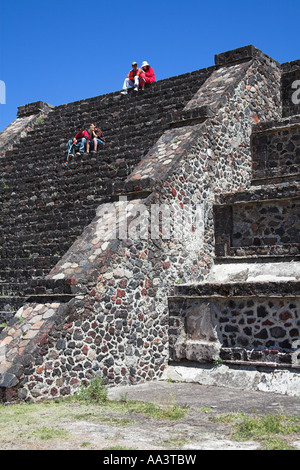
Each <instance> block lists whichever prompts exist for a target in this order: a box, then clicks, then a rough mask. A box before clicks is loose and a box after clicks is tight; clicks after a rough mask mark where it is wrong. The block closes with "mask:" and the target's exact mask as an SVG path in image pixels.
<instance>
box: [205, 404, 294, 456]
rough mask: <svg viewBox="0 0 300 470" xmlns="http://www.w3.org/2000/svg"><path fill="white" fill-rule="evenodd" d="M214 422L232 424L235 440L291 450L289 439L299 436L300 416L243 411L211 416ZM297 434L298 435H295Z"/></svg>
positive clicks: (268, 448) (267, 448)
mask: <svg viewBox="0 0 300 470" xmlns="http://www.w3.org/2000/svg"><path fill="white" fill-rule="evenodd" d="M213 420H214V421H215V422H222V423H224V424H231V425H233V431H232V437H233V438H234V439H235V440H237V441H249V440H254V441H259V442H260V443H261V446H262V449H264V450H292V449H295V448H293V447H292V446H291V445H290V444H289V441H290V440H293V439H296V438H297V437H298V438H299V433H300V417H299V416H286V415H284V414H280V415H272V414H267V415H263V416H259V415H257V414H251V415H246V414H244V413H239V414H229V415H224V416H221V417H218V418H213ZM297 435H298V436H297Z"/></svg>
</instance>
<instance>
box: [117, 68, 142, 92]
mask: <svg viewBox="0 0 300 470" xmlns="http://www.w3.org/2000/svg"><path fill="white" fill-rule="evenodd" d="M131 65H132V69H131V70H130V71H129V72H128V75H127V77H126V78H125V80H124V84H123V90H122V91H121V94H122V95H127V93H128V88H129V87H130V86H132V87H133V89H134V91H138V89H139V83H140V81H139V75H140V73H141V69H138V66H137V63H136V62H132V64H131Z"/></svg>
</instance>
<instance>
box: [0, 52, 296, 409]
mask: <svg viewBox="0 0 300 470" xmlns="http://www.w3.org/2000/svg"><path fill="white" fill-rule="evenodd" d="M196 75H197V77H198V81H197V80H196V81H195V82H194V78H195V75H192V74H191V75H186V76H185V77H184V79H182V77H181V78H176V80H175V79H174V81H176V82H177V83H180V85H179V86H178V88H177V87H176V90H177V91H176V94H177V93H178V97H180V96H181V94H182V96H185V97H186V98H185V102H184V106H183V105H182V102H181V106H179V101H180V100H179V99H178V98H177V99H176V100H175V102H174V107H173V109H170V108H168V112H165V111H164V113H163V114H160V115H157V112H158V111H157V108H154V103H157V101H155V100H161V101H162V96H163V95H164V94H166V95H167V96H168V99H167V98H166V101H165V103H166V102H167V101H168V100H170V95H169V94H170V93H171V92H172V93H173V90H174V89H172V87H171V88H170V85H171V83H172V80H173V79H170V81H166V82H164V83H159V82H158V83H157V84H156V86H154V87H153V88H151V89H150V90H148V91H145V92H144V95H143V96H140V95H138V96H130V95H129V96H128V97H125V98H124V99H125V100H126V101H121V100H123V97H121V96H120V95H119V94H118V95H117V94H113V95H112V96H111V97H109V98H108V97H103V98H101V99H100V98H96V99H91V100H90V101H88V102H80V103H78V104H76V103H73V104H72V105H64V106H62V107H61V108H59V109H57V111H55V110H54V111H53V112H52V113H51V121H50V122H51V126H50V124H49V126H48V124H47V127H45V129H44V131H43V135H39V138H42V139H43V141H42V142H41V144H42V143H43V144H44V145H46V146H49V147H47V148H49V149H50V148H52V147H51V146H53V148H54V144H55V142H54V139H52V137H51V132H52V129H53V127H52V126H54V117H55V121H56V122H57V125H63V123H65V122H68V126H70V123H71V122H72V123H74V124H75V122H76V121H78V120H79V119H80V116H81V117H82V113H84V112H86V113H87V116H88V117H89V118H91V119H93V120H95V119H94V117H95V116H96V117H97V116H99V115H100V111H99V110H98V108H97V106H99V103H100V102H101V105H102V106H103V107H105V106H107V108H105V109H108V107H109V104H110V105H111V104H112V102H114V101H115V102H116V107H114V108H113V110H111V114H109V115H108V116H109V118H108V119H107V122H106V124H105V125H104V126H102V127H103V128H104V129H103V130H104V131H105V133H106V135H108V136H109V139H110V138H111V139H112V142H114V143H115V145H116V147H117V148H118V151H116V152H115V151H114V149H113V148H112V147H113V146H111V149H110V158H111V160H110V163H108V162H107V164H106V163H105V159H106V158H107V156H105V153H104V152H105V151H106V147H105V148H104V149H103V153H101V156H102V155H103V158H101V160H100V161H97V164H98V163H99V169H101V175H102V170H103V174H105V175H106V177H105V178H106V179H105V180H104V179H102V176H101V177H99V173H97V174H96V175H94V176H92V175H93V173H95V167H94V166H93V164H92V163H88V166H90V169H89V171H88V172H87V173H85V172H84V171H83V168H84V166H83V165H84V163H82V164H81V163H80V162H76V161H75V162H74V164H73V167H70V168H68V170H67V171H68V174H67V175H68V178H70V179H68V180H66V182H65V183H63V184H62V189H59V191H64V193H62V192H61V193H60V194H61V195H62V194H64V195H65V196H66V197H67V196H68V199H67V202H68V204H67V205H66V207H67V208H68V207H69V208H70V211H71V214H70V222H71V220H73V219H74V216H75V213H74V212H73V211H72V202H73V203H74V204H77V201H79V202H80V206H78V209H79V207H81V208H82V207H83V206H85V205H86V206H87V207H90V208H91V212H92V210H94V211H95V212H96V216H95V217H94V218H93V217H91V219H90V220H89V222H88V223H86V222H85V223H84V224H83V223H82V222H80V224H79V226H80V227H81V232H80V233H78V232H76V233H75V232H74V242H73V243H72V245H71V246H70V248H69V249H68V250H67V251H66V252H65V253H64V254H63V256H62V257H61V258H60V259H59V261H58V262H57V263H55V265H53V266H52V267H51V269H49V270H48V273H45V276H44V277H43V278H40V279H35V280H34V282H31V284H30V289H31V290H30V291H29V292H28V295H30V298H27V302H26V303H25V304H24V305H23V306H22V307H21V309H20V310H19V311H18V312H17V315H16V317H15V318H14V319H12V321H11V322H10V324H9V326H8V327H7V328H6V329H5V330H4V331H3V333H2V335H1V337H0V357H1V360H0V373H1V377H0V380H1V381H0V387H2V389H3V390H4V392H3V394H4V398H5V399H7V400H13V399H16V398H22V399H26V400H29V399H40V398H48V397H58V396H61V395H68V394H70V393H73V392H74V390H76V388H77V387H78V385H79V383H80V382H81V381H82V380H85V381H88V380H89V379H90V378H91V376H92V375H93V374H94V373H101V374H103V375H104V376H105V377H106V379H107V381H108V383H109V384H112V385H116V384H136V383H139V382H142V381H145V380H153V379H157V378H159V377H161V374H162V372H163V371H164V369H165V368H166V366H167V364H168V362H169V360H170V359H172V358H173V357H174V356H173V352H172V351H173V349H172V348H175V349H176V348H177V349H178V348H179V350H180V351H181V352H182V348H183V349H184V348H186V346H187V343H185V345H183V344H181V346H180V347H179V346H178V345H177V346H176V345H175V343H176V342H178V340H179V343H180V338H181V337H182V332H180V331H179V330H180V328H182V325H183V324H184V318H185V317H184V313H182V316H181V317H180V318H179V316H178V315H179V312H183V310H182V309H181V308H179V306H180V302H181V301H179V304H178V301H177V300H176V302H175V303H173V304H172V303H171V302H172V298H173V297H174V296H175V297H176V293H177V291H178V290H179V289H180V287H181V286H182V289H183V291H184V289H185V285H186V284H188V285H191V284H193V283H195V285H197V284H198V283H201V282H202V281H205V279H206V278H207V276H208V275H209V273H210V271H211V268H212V267H213V263H214V260H215V235H214V233H215V232H214V223H215V218H214V204H215V202H216V200H217V199H218V198H222V194H223V193H224V192H231V193H232V194H233V195H237V196H236V198H237V199H238V197H239V194H243V195H244V196H245V190H246V189H247V188H249V187H250V184H251V178H252V155H251V146H250V140H251V132H252V128H253V125H254V124H256V123H257V122H261V121H273V120H275V119H277V118H278V117H279V116H280V113H281V103H280V75H281V68H280V66H279V64H278V63H276V62H275V61H274V60H272V59H271V58H269V57H268V56H265V55H264V54H263V53H261V52H260V51H257V50H256V49H255V48H253V47H247V48H242V49H241V50H238V51H233V52H232V53H226V54H224V55H222V54H221V55H218V56H217V57H216V64H215V66H214V67H212V68H210V69H209V70H205V71H203V72H198V73H197V74H196ZM190 80H191V83H194V85H193V86H195V87H196V85H197V88H196V89H194V91H193V93H192V94H191V91H189V92H188V89H189V83H190ZM182 85H184V87H183V88H182ZM174 88H175V86H174ZM188 93H189V97H188V98H187V96H188ZM97 103H98V104H97ZM105 103H106V104H105ZM76 106H77V111H76V113H75V109H76ZM129 106H130V109H132V108H133V109H134V113H133V111H132V114H131V115H129V114H128V107H129ZM163 106H166V105H163V102H162V103H161V107H162V108H163ZM72 110H73V111H72ZM78 110H79V111H78ZM84 110H85V111H84ZM150 110H152V112H154V115H153V117H152V118H151V120H152V119H153V122H152V124H150V122H151V120H149V119H150V117H149V114H148V113H149V112H150ZM162 111H163V110H162ZM55 113H56V114H55ZM142 113H145V114H144V116H145V117H144V118H143V120H142V122H141V114H142ZM133 114H134V115H135V116H136V121H135V124H132V126H133V127H132V128H131V127H130V126H131V124H130V120H131V119H133V118H132V115H133ZM125 115H126V116H127V117H126V119H128V121H124V122H126V125H125V128H124V132H123V131H122V126H119V125H118V124H117V123H119V122H120V120H121V118H124V120H125ZM67 117H68V119H67ZM146 117H147V119H146ZM142 123H143V124H142ZM105 126H107V127H105ZM109 129H114V130H111V131H110V130H109ZM141 129H143V134H142V135H140V138H143V136H145V135H147V139H149V140H147V141H148V144H147V145H146V146H145V147H143V152H139V153H137V154H136V155H135V156H134V157H133V158H132V160H131V156H132V155H133V154H132V153H130V152H129V149H130V151H131V152H132V151H133V150H134V148H136V143H137V142H140V140H139V141H138V140H135V136H136V135H137V134H138V133H139V132H140V130H141ZM67 130H68V132H69V131H70V127H67V126H65V128H64V132H65V131H67ZM150 130H151V133H150ZM110 132H111V133H110ZM65 137H66V135H65ZM109 139H108V140H109ZM113 139H114V140H113ZM131 139H132V140H131ZM150 140H151V142H150ZM35 142H36V143H37V144H38V141H35ZM62 144H63V143H62ZM56 145H57V143H56ZM42 148H43V145H42V146H39V145H38V146H37V150H35V151H37V152H39V151H41V149H42ZM56 148H57V147H56ZM107 148H108V147H107ZM53 151H54V150H51V152H53ZM30 152H31V151H30ZM51 152H50V153H51ZM101 152H102V150H101ZM127 152H129V153H130V155H128V156H127ZM114 158H117V160H120V159H121V160H122V161H118V163H117V161H116V160H114ZM60 159H61V160H62V156H60ZM28 161H29V160H27V162H28ZM27 164H28V163H27ZM113 165H115V168H114V169H113ZM72 169H75V170H76V173H75V174H74V175H73V174H72V173H71V171H72ZM81 170H82V173H81ZM61 171H62V169H61V168H60V169H58V168H57V167H56V168H55V169H54V170H53V173H52V174H51V176H50V177H49V178H48V181H47V187H48V189H47V190H46V187H43V190H44V194H45V200H46V201H47V204H48V207H50V211H51V212H50V213H51V217H50V220H52V219H53V215H54V214H57V212H53V211H55V209H57V208H58V209H59V208H60V209H61V208H62V206H61V201H62V199H64V198H63V197H59V198H58V197H57V196H53V195H52V199H51V200H50V199H46V197H48V196H47V195H48V194H49V193H52V191H53V190H54V185H53V181H57V184H56V186H55V188H60V184H61V183H62V178H60V179H59V178H58V177H56V176H55V175H56V173H57V174H59V172H61ZM64 171H65V170H64ZM37 176H38V175H37ZM113 176H114V178H112V177H113ZM64 177H66V173H64ZM73 178H74V179H73ZM20 181H21V180H20ZM75 181H78V184H81V185H82V193H81V192H79V193H78V192H76V191H75V189H77V188H78V187H79V186H76V185H75ZM103 181H105V188H104V187H103V186H102V185H103ZM37 182H38V184H40V185H41V180H36V179H34V180H33V181H32V182H28V183H30V185H31V186H30V188H32V187H33V184H34V183H35V184H36V183H37ZM58 183H60V184H58ZM68 185H70V188H72V190H71V191H70V188H69V193H68ZM27 189H28V185H27ZM40 189H41V188H40ZM24 194H25V192H24ZM52 194H53V193H52ZM31 197H34V196H31ZM232 197H234V196H232ZM29 201H30V198H28V197H27V198H26V202H25V206H26V210H28V205H29V204H30V202H29ZM56 201H57V202H56ZM50 202H51V205H50V206H49V204H50ZM8 204H9V203H8ZM57 206H58V207H57ZM224 206H226V207H229V206H230V203H228V201H226V204H225V205H224ZM164 207H167V208H168V209H169V210H170V213H171V217H170V218H169V219H167V222H166V219H164V218H163V216H165V215H166V214H163V216H162V220H161V224H160V226H158V227H157V231H156V232H155V233H153V231H152V229H153V226H151V223H149V220H150V219H149V217H150V216H151V214H152V211H155V210H157V209H162V208H164ZM66 213H67V212H66ZM61 214H63V213H62V212H61ZM174 214H175V215H174ZM241 215H242V214H241ZM175 216H176V217H175ZM199 217H200V218H199ZM82 220H84V219H82ZM155 220H156V221H157V217H156V218H155ZM222 220H224V219H222ZM226 220H227V221H228V219H226ZM236 220H237V222H238V221H239V217H237V219H236ZM76 221H77V217H76ZM61 222H62V223H63V220H61ZM32 224H33V225H34V221H32ZM75 225H76V224H75ZM84 226H85V228H84ZM145 227H146V229H145V230H142V228H145ZM83 228H84V229H83ZM69 229H70V225H68V226H66V227H65V228H64V229H63V232H62V234H64V233H68V230H69ZM169 231H170V233H169ZM218 233H219V232H218ZM154 235H155V236H154ZM28 236H29V237H32V234H31V235H30V234H28ZM54 238H55V237H54ZM38 245H39V243H37V246H38ZM285 287H286V286H285ZM259 289H260V287H259V286H258V287H257V289H256V293H258V295H260V296H261V297H262V294H263V290H261V291H260V292H259ZM225 292H226V298H224V299H221V300H220V301H219V303H218V304H216V305H217V307H218V308H217V307H216V306H215V307H214V309H215V310H214V312H215V313H214V315H215V317H214V321H213V323H209V322H208V323H206V320H205V318H204V324H205V325H206V326H205V328H204V331H205V332H206V333H205V335H206V337H205V341H206V340H207V341H210V339H213V352H211V351H210V350H209V348H208V356H207V358H208V360H211V359H212V357H214V354H216V358H218V357H220V351H221V352H222V354H223V355H225V356H223V357H226V358H227V360H237V357H236V355H239V358H238V360H242V359H243V360H245V358H246V356H247V354H248V352H247V351H248V350H250V349H251V348H252V347H254V348H255V350H256V351H258V352H257V358H256V360H261V361H262V362H264V361H265V358H263V353H262V352H261V351H262V347H261V345H260V344H258V342H259V341H260V340H261V339H262V338H259V337H258V338H255V334H258V335H259V336H264V335H265V334H266V335H267V337H266V338H263V340H266V339H267V341H269V350H271V349H272V348H273V349H274V348H277V347H278V348H281V350H282V354H283V356H282V357H281V352H280V351H279V352H278V354H277V359H276V360H278V361H279V362H281V363H283V362H285V360H286V358H287V355H290V354H292V355H293V357H294V355H295V351H296V349H295V344H294V343H293V344H292V342H290V343H289V344H288V343H287V341H288V338H289V337H293V338H297V335H296V333H295V332H296V329H297V328H298V326H297V321H298V320H297V318H296V307H295V306H294V307H292V305H294V303H293V302H292V301H289V303H288V304H285V305H282V306H281V307H282V309H284V310H285V311H286V312H288V316H287V314H285V312H284V311H283V310H281V311H280V312H279V311H278V310H277V309H276V308H275V305H276V303H278V301H277V300H274V302H273V305H271V304H270V300H268V301H267V302H266V301H265V302H263V301H261V305H260V307H261V309H258V308H257V307H256V306H254V304H253V305H252V306H250V303H249V302H251V301H252V300H251V298H252V297H253V292H252V293H250V290H249V291H248V293H247V292H246V293H245V291H243V295H241V297H243V300H241V302H240V303H241V304H242V303H243V306H241V305H240V311H239V313H238V314H237V313H235V306H233V303H230V297H231V294H230V290H229V291H228V290H227V291H226V289H225ZM185 294H186V295H189V292H188V290H187V292H185ZM269 294H270V295H268V299H269V297H270V296H271V297H272V295H271V294H272V292H270V293H269ZM206 295H207V294H206ZM175 297H174V298H175ZM273 297H274V296H273ZM264 298H266V293H265V292H264ZM169 299H170V300H169ZM183 302H186V300H184V301H183ZM262 308H264V309H265V310H264V312H268V320H266V318H265V317H264V315H262V312H263V310H262ZM204 317H205V316H204ZM272 317H273V323H274V324H271V323H272ZM210 318H211V317H210ZM190 320H191V321H190V323H189V324H190V325H191V326H190V328H191V330H189V331H194V330H193V328H194V327H193V319H192V317H190ZM173 321H174V323H173ZM178 321H179V323H178ZM266 321H268V322H270V323H265V324H264V322H266ZM181 322H183V323H181ZM214 322H216V323H217V324H218V331H217V334H216V333H215V331H214V326H215V323H214ZM278 322H282V325H283V326H281V328H282V329H280V328H279V327H278V325H277V323H278ZM200 323H201V320H200ZM250 330H251V331H250ZM195 331H196V330H195ZM195 334H196V335H197V333H195ZM255 341H256V344H255ZM271 341H273V343H274V344H273V345H271ZM295 341H296V339H295ZM246 342H247V344H246ZM179 343H178V344H179ZM221 345H222V348H221ZM215 346H216V349H214V347H215ZM169 347H171V349H170V351H171V352H170V351H169ZM263 347H264V344H263ZM239 348H240V350H238V349H239ZM204 349H205V348H204ZM201 350H202V353H201V354H204V353H205V351H204V350H203V348H202V347H201ZM181 352H180V354H181ZM226 354H227V356H226ZM268 354H269V353H268ZM270 354H271V353H270ZM248 356H249V354H248ZM248 356H247V357H248ZM178 357H179V356H177V359H178ZM180 357H181V356H180ZM182 357H183V356H182ZM185 357H186V356H185ZM202 357H203V356H202ZM228 357H229V359H228ZM272 357H273V356H272ZM190 359H191V360H195V357H193V356H190ZM248 359H249V357H248ZM252 359H253V356H252Z"/></svg>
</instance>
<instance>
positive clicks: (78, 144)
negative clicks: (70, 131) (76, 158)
mask: <svg viewBox="0 0 300 470" xmlns="http://www.w3.org/2000/svg"><path fill="white" fill-rule="evenodd" d="M85 144H86V138H85V137H83V138H82V139H78V140H77V142H76V144H74V141H73V139H71V140H69V142H68V155H69V154H70V152H71V149H72V148H73V145H74V147H76V148H77V149H78V147H79V152H80V153H83V152H84V149H85ZM72 153H73V149H72Z"/></svg>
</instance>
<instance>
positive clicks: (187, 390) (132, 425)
mask: <svg viewBox="0 0 300 470" xmlns="http://www.w3.org/2000/svg"><path fill="white" fill-rule="evenodd" d="M108 398H109V400H120V399H121V400H123V401H124V398H126V400H139V401H143V402H151V403H155V404H159V405H162V406H173V405H175V404H178V405H179V406H181V407H184V408H185V409H186V413H185V415H184V417H182V418H180V419H178V420H166V419H158V418H154V417H151V416H150V417H147V416H145V415H143V414H141V413H134V412H130V411H129V412H127V413H126V414H124V411H122V410H116V409H111V408H110V407H107V408H106V411H105V410H104V411H103V409H102V408H101V407H99V406H98V407H97V406H96V405H87V404H78V403H67V402H66V403H65V404H63V405H61V404H59V405H57V406H55V404H51V406H50V405H44V406H43V408H40V409H38V408H36V411H35V408H34V407H32V405H29V406H26V405H23V408H22V407H20V408H14V406H15V405H11V406H9V407H5V410H4V411H3V409H2V412H1V410H0V428H1V429H2V430H1V434H0V450H102V451H105V450H106V451H108V450H116V449H121V450H123V452H124V450H125V451H126V450H128V451H129V450H145V451H166V450H176V451H177V452H180V451H181V452H182V451H184V452H193V451H197V450H258V449H260V443H259V442H258V441H236V440H235V439H234V438H233V437H232V426H230V424H228V423H226V422H224V421H221V422H216V421H215V420H214V418H215V417H217V416H222V415H228V414H230V413H255V414H259V415H261V414H262V415H263V414H280V415H281V414H285V415H289V416H299V412H300V398H298V397H290V396H286V395H278V394H274V393H266V392H253V391H251V392H250V391H241V390H234V389H229V388H224V387H215V386H203V385H199V384H195V383H174V382H172V383H170V382H167V381H158V382H151V383H150V382H149V383H146V384H143V385H137V386H131V387H116V388H111V389H109V393H108ZM17 406H19V405H17ZM29 407H31V408H29ZM14 410H15V411H16V414H15V416H14V417H12V416H10V417H9V416H7V413H8V412H10V413H13V412H14ZM28 410H31V411H30V413H31V414H28ZM100 410H101V411H100ZM37 430H39V433H38V432H37ZM47 430H48V431H49V430H52V434H50V435H49V436H47V432H46V431H47ZM289 444H290V445H292V446H293V447H294V448H295V449H297V450H299V449H300V434H297V435H293V436H292V437H291V438H290V441H289ZM119 454H120V452H118V455H119ZM103 455H104V454H103Z"/></svg>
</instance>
